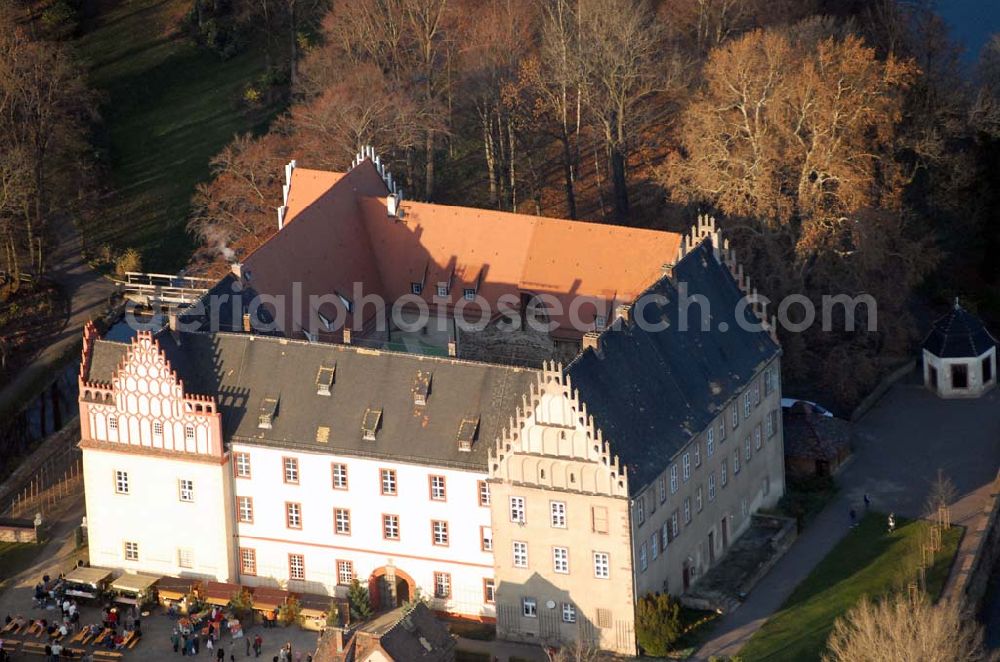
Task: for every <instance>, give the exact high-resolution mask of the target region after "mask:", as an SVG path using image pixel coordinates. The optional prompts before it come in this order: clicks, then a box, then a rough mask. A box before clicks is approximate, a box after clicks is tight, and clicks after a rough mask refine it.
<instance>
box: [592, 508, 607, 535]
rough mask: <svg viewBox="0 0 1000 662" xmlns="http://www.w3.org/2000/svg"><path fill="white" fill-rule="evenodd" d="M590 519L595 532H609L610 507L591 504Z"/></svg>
mask: <svg viewBox="0 0 1000 662" xmlns="http://www.w3.org/2000/svg"><path fill="white" fill-rule="evenodd" d="M590 519H591V522H592V528H593V530H594V533H607V532H608V509H607V508H606V507H604V506H591V508H590Z"/></svg>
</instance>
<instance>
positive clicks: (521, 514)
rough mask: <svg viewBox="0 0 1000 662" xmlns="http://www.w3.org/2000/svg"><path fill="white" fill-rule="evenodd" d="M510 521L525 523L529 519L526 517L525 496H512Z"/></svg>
mask: <svg viewBox="0 0 1000 662" xmlns="http://www.w3.org/2000/svg"><path fill="white" fill-rule="evenodd" d="M510 521H511V522H513V523H515V524H524V523H525V522H526V521H527V520H526V519H525V505H524V497H522V496H512V497H510Z"/></svg>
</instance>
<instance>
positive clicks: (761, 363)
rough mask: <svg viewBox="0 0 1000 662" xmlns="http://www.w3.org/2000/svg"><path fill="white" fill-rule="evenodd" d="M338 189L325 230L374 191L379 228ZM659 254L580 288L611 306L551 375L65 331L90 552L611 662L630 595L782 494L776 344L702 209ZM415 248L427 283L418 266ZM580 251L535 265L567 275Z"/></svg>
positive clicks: (267, 341) (623, 645)
mask: <svg viewBox="0 0 1000 662" xmlns="http://www.w3.org/2000/svg"><path fill="white" fill-rule="evenodd" d="M365 168H367V169H368V170H370V171H371V173H378V174H379V175H381V174H382V173H379V168H378V167H376V165H375V164H374V163H373V162H370V163H369V164H368V165H367V166H365ZM299 172H302V173H303V174H302V175H300V176H305V175H308V176H309V177H317V178H318V177H320V175H313V174H310V173H307V172H303V171H299ZM364 172H365V170H364V169H362V168H361V166H359V167H358V168H355V169H354V170H353V171H352V172H351V173H348V174H347V175H343V176H339V177H338V176H335V175H330V174H329V173H325V174H324V176H325V177H327V179H328V180H331V181H332V183H331V182H330V181H327V182H326V183H323V184H322V185H317V186H318V187H319V188H320V189H322V188H323V187H327V188H326V189H325V190H327V192H329V190H330V188H331V187H332V188H336V187H338V186H341V185H342V184H343V182H351V181H352V179H351V178H352V177H353V176H358V175H360V174H362V173H364ZM355 173H356V174H355ZM369 174H370V173H369ZM366 176H367V175H366ZM304 181H308V179H303V180H296V179H292V191H293V192H294V191H296V190H304V189H306V186H305V185H302V186H300V184H303V182H304ZM378 182H384V183H383V184H382V185H383V186H387V187H389V189H390V190H392V185H391V180H390V179H388V178H386V179H385V180H383V179H382V178H381V177H379V178H378ZM378 182H376V183H378ZM360 186H361V185H360V184H355V185H352V187H351V188H350V189H349V190H350V191H355V193H352V195H354V196H355V198H354V199H353V200H351V201H349V202H344V203H341V202H338V203H337V205H340V204H344V205H346V206H347V207H346V208H348V211H345V212H344V213H345V214H346V215H347V216H352V215H353V216H352V217H353V218H354V220H353V221H348V220H345V221H344V222H345V223H353V222H355V221H356V220H358V218H359V217H358V216H356V211H357V208H358V207H359V206H360V207H364V206H365V205H368V204H372V205H374V204H375V203H376V202H377V203H378V205H379V206H380V208H381V209H382V211H381V212H380V213H379V214H375V216H378V219H377V220H378V222H382V221H384V222H386V223H392V222H395V221H392V220H391V219H389V218H386V216H385V214H386V212H385V207H384V205H386V204H388V205H389V206H390V207H392V205H394V204H397V203H396V202H393V201H392V200H389V201H388V202H386V201H385V200H384V199H376V200H372V201H368V202H366V200H367V199H366V198H363V197H362V198H357V197H356V195H357V194H356V191H357V190H360ZM311 195H312V194H311ZM316 195H317V196H318V197H320V198H322V197H323V195H324V194H322V193H319V194H316ZM330 195H332V197H333V198H335V199H337V200H340V197H341V194H340V193H337V194H330ZM390 195H393V193H390ZM314 197H315V196H314ZM348 197H350V196H348ZM294 202H295V198H294V195H293V196H291V198H290V200H289V203H290V204H289V208H290V209H291V208H292V203H294ZM302 204H303V205H305V207H304V209H309V208H311V205H309V204H306V203H304V202H303V203H302ZM410 204H411V205H413V203H410ZM430 207H431V206H427V214H428V216H432V215H433V216H438V217H441V218H447V216H448V214H449V213H450V212H449V211H448V210H449V208H441V209H433V210H432V209H431V208H430ZM351 210H354V211H351ZM302 213H305V212H304V210H303V211H300V213H299V216H297V217H296V216H294V215H292V219H291V220H289V216H288V214H289V212H287V211H286V212H283V214H284V215H283V216H282V223H283V225H284V227H283V228H282V230H281V231H280V232H278V234H277V235H275V238H274V239H272V240H271V241H272V242H273V241H278V242H279V244H280V242H282V241H284V240H285V239H284V237H290V236H292V235H291V234H290V231H291V230H293V229H294V228H295V226H296V224H297V223H300V221H303V219H304V217H302V216H301V214H302ZM455 213H456V214H459V213H464V212H462V210H459V211H458V212H455ZM416 215H417V214H416V212H414V213H412V214H411V215H410V218H413V217H414V216H416ZM322 217H323V215H322V214H318V215H317V223H318V224H319V221H320V220H322V223H323V224H330V223H333V222H334V221H336V220H337V219H338V218H339V217H337V216H336V215H335V216H334V219H333V220H330V219H324V218H322ZM296 218H297V219H298V220H296ZM375 220H376V219H375V217H374V216H373V219H372V222H375ZM493 220H496V221H497V222H501V219H493ZM366 222H367V221H366ZM490 222H491V223H492V222H493V221H492V220H491V221H490ZM484 223H485V221H484ZM547 223H549V221H545V222H544V223H543V225H544V224H547ZM551 223H553V224H556V223H560V222H559V221H551ZM575 225H576V224H574V226H575ZM579 225H586V224H579ZM300 227H305V223H303V224H302V226H300ZM324 228H325V225H322V224H319V225H318V226H317V228H316V229H315V230H314V233H316V235H315V236H316V237H323V238H325V236H326V235H325V234H324V233H326V232H327V231H328V230H327V229H324ZM535 230H536V231H537V230H538V227H536V228H535ZM406 231H407V232H411V231H414V229H413V228H409V229H407V230H406ZM428 232H430V230H428ZM474 232H475V231H474V230H472V229H470V238H469V241H472V234H473V233H474ZM551 232H553V233H555V234H559V233H568V234H569V235H573V234H574V233H575V232H576V229H575V227H574V228H573V229H570V230H566V229H565V228H556V229H552V230H551ZM581 232H584V233H585V234H586V232H589V230H582V231H581ZM601 232H604V230H601ZM608 232H610V233H611V234H614V233H615V232H617V230H616V229H613V228H612V229H610V230H608ZM628 232H631V231H628ZM419 236H420V235H419V233H418V238H419ZM422 236H424V237H426V235H422ZM333 240H334V241H339V239H337V238H336V237H334V239H333ZM296 241H304V240H296ZM661 241H662V246H666V247H667V248H668V249H669V248H670V247H671V246H673V248H672V249H671V250H672V252H671V253H670V254H662V253H660V252H659V251H654V253H655V255H654V256H652V257H648V259H647V258H645V257H643V256H644V255H645V252H646V250H647V246H645V245H644V246H642V247H639V248H638V249H637V251H638V252H637V257H636V259H635V260H633V259H632V255H631V254H629V253H625V254H622V255H619V256H618V257H617V259H618V260H620V261H622V262H623V263H626V264H629V265H631V266H633V267H636V268H639V266H640V264H641V263H642V264H644V266H642V268H641V269H640V270H639V271H637V272H635V273H636V274H638V273H640V272H642V273H647V272H649V274H650V277H649V279H648V280H647V282H646V283H645V284H644V285H642V286H638V285H634V284H632V285H629V287H630V288H631V289H621V288H620V289H619V290H615V291H611V290H608V291H604V294H603V295H602V296H605V297H606V301H608V302H612V301H613V302H615V308H614V309H613V314H614V316H613V317H612V318H609V319H608V320H607V322H606V323H605V324H603V325H600V329H599V330H598V329H594V330H591V331H589V332H584V333H579V334H578V337H577V339H575V340H573V338H575V337H576V336H572V335H571V333H570V331H564V332H562V335H560V336H559V337H560V338H562V339H564V340H563V341H564V342H567V343H569V342H573V343H577V344H578V346H579V347H580V349H579V350H577V351H575V352H573V356H572V358H571V360H569V361H566V362H560V361H557V360H554V358H550V359H546V360H543V361H540V362H539V363H538V364H535V365H525V364H523V363H522V364H516V363H517V362H514V364H512V363H511V362H501V361H484V360H469V359H468V358H464V357H462V356H440V355H430V354H426V353H424V354H421V353H416V352H404V351H394V350H392V349H387V348H385V346H381V347H372V346H365V345H363V344H360V343H346V342H338V343H333V342H321V341H320V340H321V339H320V338H308V337H306V338H302V335H301V334H298V333H292V334H287V335H280V334H274V335H265V334H260V333H256V332H253V331H251V332H242V331H237V332H186V331H183V330H181V329H180V328H178V326H177V325H172V327H171V328H167V329H164V330H162V331H160V332H158V333H155V334H154V333H150V332H140V333H139V334H138V335H137V336H136V337H135V338H134V339H132V341H131V342H127V343H121V342H112V341H109V340H103V339H101V338H99V337H98V335H97V334H96V332H95V331H94V329H93V328H92V327H89V328H88V329H87V331H86V332H85V336H84V348H83V362H82V365H81V373H80V420H81V436H82V439H81V442H80V446H81V448H82V450H83V461H84V479H85V484H86V502H87V503H86V505H87V515H88V525H89V538H90V561H91V563H92V564H93V565H96V566H102V567H109V568H117V569H122V570H126V571H143V572H154V573H158V574H166V575H180V576H193V577H203V578H211V579H215V580H219V581H229V582H238V583H241V584H244V585H250V586H271V587H275V586H277V587H281V588H285V589H288V590H292V591H298V592H308V593H320V594H329V595H338V596H344V595H346V592H347V587H348V585H349V584H350V583H351V582H352V581H353V580H354V579H358V580H360V581H362V582H364V583H366V584H367V585H368V587H369V590H370V595H371V599H372V602H373V605H374V606H375V607H376V608H377V609H379V610H387V609H391V608H394V607H396V606H398V605H399V604H401V603H403V602H405V601H407V600H412V599H414V598H416V597H418V596H422V597H425V598H428V599H429V601H430V603H429V606H431V608H433V609H434V610H436V611H439V612H444V613H448V614H452V615H455V616H460V617H465V618H473V619H480V620H485V621H491V622H493V621H495V622H496V627H497V631H498V635H499V636H500V637H503V638H508V639H515V640H523V641H535V642H539V643H558V642H566V641H572V640H575V639H580V638H583V639H586V640H587V641H589V642H593V643H595V644H598V645H599V646H600V647H601V648H604V649H607V650H612V651H617V652H621V653H627V654H631V653H634V652H635V651H636V639H635V624H634V620H635V619H634V610H635V603H636V600H637V599H638V598H639V597H641V596H642V595H645V594H646V593H649V592H658V591H668V592H670V593H673V594H682V593H683V592H685V591H686V590H687V589H688V588H689V587H690V586H692V585H693V584H694V583H695V582H697V580H698V578H699V577H700V576H701V574H703V573H704V572H705V571H706V570H707V569H708V568H709V567H711V566H712V565H714V564H716V563H723V562H725V554H726V551H727V549H728V548H729V546H730V545H731V544H732V542H733V541H734V540H735V539H736V538H737V537H739V536H740V535H741V534H742V532H743V531H744V530H745V529H746V528H747V526H748V525H749V524H750V517H751V514H752V513H753V512H754V511H755V510H757V509H758V508H763V507H769V506H772V505H774V504H775V503H776V502H777V500H778V499H779V498H780V497H781V495H782V494H783V492H784V470H783V449H782V431H781V417H780V415H779V412H780V397H781V393H780V391H781V388H780V378H779V375H780V364H779V362H780V353H781V352H780V348H779V346H778V345H777V343H776V341H775V340H774V338H773V336H772V332H771V329H770V327H769V325H767V324H765V323H763V322H762V321H761V320H762V318H763V311H762V310H761V309H760V308H759V307H757V306H755V305H747V304H746V298H745V297H746V295H747V294H750V293H751V290H750V288H749V285H748V283H747V281H746V279H745V278H744V276H743V274H742V271H741V270H740V268H739V267H738V265H736V263H735V260H734V259H733V255H732V252H731V251H729V250H728V247H726V246H725V244H724V242H721V241H720V240H719V237H718V234H717V233H716V232H715V229H714V225H713V224H712V223H711V221H710V220H709V219H700V220H699V223H698V225H697V226H696V227H695V228H693V230H692V234H691V235H690V236H688V237H684V238H679V239H676V240H675V239H672V238H671V239H662V240H661ZM269 243H270V242H269ZM314 243H320V242H319V240H318V239H316V240H315V242H314ZM627 244H628V242H624V243H623V244H622V247H623V248H625V247H627ZM654 244H655V242H654ZM267 246H268V244H265V246H264V247H263V248H262V249H260V250H259V251H258V253H257V254H262V253H261V251H262V250H264V249H265V248H267ZM550 248H552V246H550ZM267 250H272V249H269V248H268V249H267ZM289 250H291V249H289ZM409 250H414V249H409V248H408V249H407V251H409ZM477 250H478V249H477ZM378 253H379V251H375V254H378ZM428 253H429V254H430V255H432V257H427V256H424V257H422V258H421V259H424V258H426V259H428V260H430V262H428V264H431V265H432V266H429V267H428V268H427V270H426V271H427V273H430V272H432V271H434V270H436V269H439V267H440V264H439V263H438V260H439V258H440V254H439V253H436V252H435V251H428ZM293 254H294V252H293ZM255 255H256V254H255ZM410 257H412V256H410V255H409V253H405V252H404V254H403V255H401V256H399V258H400V259H399V260H398V261H397V264H403V263H405V262H406V260H407V259H409V258H410ZM589 257H590V256H589V255H580V256H576V258H574V257H567V256H565V255H562V254H559V255H554V256H553V257H552V259H551V261H553V262H555V263H558V265H561V266H559V268H560V269H570V270H571V268H572V264H573V260H574V259H579V260H580V261H586V260H585V258H589ZM404 258H406V259H404ZM325 259H326V257H325V256H324V257H323V258H322V259H321V260H320V261H323V260H325ZM414 260H416V258H414ZM643 260H646V261H645V263H643ZM307 261H308V260H306V259H304V258H303V259H296V260H291V259H290V260H289V262H294V263H295V265H294V266H289V267H288V269H289V270H292V269H304V267H302V264H304V263H305V262H307ZM376 261H377V260H376ZM418 261H419V260H416V261H411V262H413V263H416V262H418ZM486 262H487V260H483V263H484V264H485V263H486ZM272 264H276V263H272ZM456 264H457V263H456ZM463 264H464V262H463ZM248 265H250V270H251V271H252V272H253V273H252V274H247V273H246V271H247V266H248ZM664 265H667V267H666V268H665V267H664ZM331 268H332V267H331ZM337 268H340V267H337ZM400 268H402V267H400ZM518 268H519V269H521V270H522V274H523V273H524V271H523V270H524V268H525V267H524V265H520V266H519V267H518ZM242 271H243V273H242V274H240V277H241V278H243V279H245V281H246V282H247V283H248V284H253V287H262V288H263V291H266V290H274V289H276V288H278V287H279V286H280V283H279V282H278V276H277V275H274V274H272V273H270V272H269V269H268V268H267V267H266V266H264V265H263V263H262V262H257V261H256V260H255V259H254V257H253V256H251V257H250V258H249V259H247V260H246V261H245V262H244V264H243V265H242ZM490 271H491V272H492V269H490ZM303 273H304V272H303ZM435 273H437V272H436V271H435ZM456 273H467V272H464V271H462V270H457V271H456ZM629 273H631V271H629ZM407 274H409V272H407ZM288 275H290V274H288V273H286V276H288ZM605 275H606V276H607V278H609V279H614V278H621V277H622V275H621V274H620V273H617V272H616V270H615V269H613V268H611V267H610V266H609V267H608V271H607V274H605ZM235 277H236V276H233V277H230V280H232V278H235ZM371 277H372V278H375V277H376V276H374V275H372V276H371ZM382 277H383V275H382V274H379V276H378V278H379V279H381V278H382ZM411 277H412V276H411V275H405V278H411ZM634 277H635V278H639V276H638V275H635V276H634ZM464 278H465V276H462V279H459V280H455V281H452V282H461V284H463V285H465V284H467V281H466V280H464ZM510 278H511V279H512V282H511V283H510V285H511V286H516V287H515V289H519V288H520V287H521V286H522V285H523V281H520V283H521V284H517V282H515V281H513V275H511V276H510ZM560 278H561V279H562V280H561V281H560V282H562V283H563V285H565V284H566V283H571V282H573V283H577V284H579V283H580V282H586V280H587V279H583V281H577V280H574V279H573V278H572V276H571V274H564V275H561V276H560ZM629 278H632V276H629ZM269 279H275V280H269ZM434 279H437V276H434V278H433V279H432V280H434ZM262 281H267V283H268V284H267V285H266V286H261V285H260V283H261V282H262ZM382 282H383V285H384V283H385V281H384V280H383V281H382ZM401 282H402V281H401ZM414 282H416V281H414ZM428 282H430V281H428ZM475 282H477V283H480V284H481V285H482V284H483V283H487V282H489V279H488V278H486V279H483V278H480V279H479V280H477V281H475ZM403 284H404V285H405V284H406V283H405V282H403ZM317 287H318V285H317ZM581 287H582V285H581ZM587 287H590V285H588V286H587ZM594 288H595V289H594V290H593V291H595V292H598V293H599V294H600V293H601V292H602V290H601V288H600V287H598V286H596V285H595V286H594ZM483 289H485V286H483ZM479 291H482V290H479ZM623 291H627V292H628V298H627V299H625V298H623V297H622V295H621V292H623ZM302 314H303V315H308V314H310V313H307V312H303V313H302ZM550 349H552V348H550ZM564 349H566V348H564Z"/></svg>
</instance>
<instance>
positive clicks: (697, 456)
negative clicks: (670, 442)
mask: <svg viewBox="0 0 1000 662" xmlns="http://www.w3.org/2000/svg"><path fill="white" fill-rule="evenodd" d="M694 466H695V468H698V467H700V466H701V442H700V441H696V442H694Z"/></svg>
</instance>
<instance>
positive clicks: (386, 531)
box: [382, 515, 399, 540]
mask: <svg viewBox="0 0 1000 662" xmlns="http://www.w3.org/2000/svg"><path fill="white" fill-rule="evenodd" d="M382 537H383V538H385V539H386V540H399V515H382Z"/></svg>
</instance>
